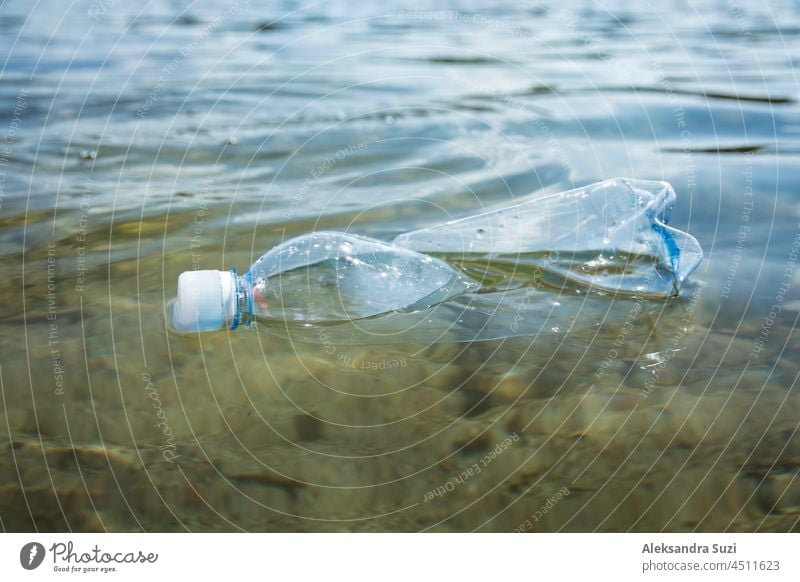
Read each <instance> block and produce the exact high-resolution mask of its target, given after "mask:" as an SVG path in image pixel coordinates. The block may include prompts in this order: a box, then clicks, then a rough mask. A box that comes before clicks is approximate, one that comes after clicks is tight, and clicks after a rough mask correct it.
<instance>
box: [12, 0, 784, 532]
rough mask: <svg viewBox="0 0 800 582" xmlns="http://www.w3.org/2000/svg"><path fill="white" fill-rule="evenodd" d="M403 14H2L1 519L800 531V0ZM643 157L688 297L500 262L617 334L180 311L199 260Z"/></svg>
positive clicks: (339, 5)
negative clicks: (299, 322) (418, 330)
mask: <svg viewBox="0 0 800 582" xmlns="http://www.w3.org/2000/svg"><path fill="white" fill-rule="evenodd" d="M406 4H407V3H400V2H391V1H390V2H388V3H386V2H384V3H382V4H381V5H380V7H378V6H377V5H372V4H369V3H367V4H363V5H358V6H355V5H352V4H351V3H346V2H340V1H335V0H334V1H327V2H326V1H321V2H313V3H308V4H304V3H300V2H291V1H284V2H277V3H270V4H269V5H268V6H262V5H260V4H258V5H257V4H256V3H255V2H246V1H244V0H242V1H240V2H238V3H233V4H230V5H229V6H213V5H209V4H203V3H199V2H188V1H173V2H166V1H162V2H151V3H146V4H144V5H139V4H137V5H133V4H131V3H127V2H125V3H123V2H114V1H108V2H98V1H96V0H95V1H94V2H88V1H85V0H83V1H77V2H74V3H71V4H68V5H67V4H64V3H61V2H54V1H51V0H43V1H40V2H36V3H33V4H32V3H30V2H21V1H15V0H11V1H6V2H4V3H2V5H0V31H2V33H1V34H0V47H2V51H0V54H2V55H4V57H3V62H2V65H0V105H2V107H0V117H1V120H0V133H2V135H3V140H4V141H3V142H2V143H0V180H1V181H0V188H1V189H0V268H2V273H3V281H4V284H3V287H2V289H3V295H2V298H3V301H2V302H0V328H2V331H1V332H0V356H1V357H2V359H1V360H0V389H1V390H0V393H1V394H2V410H3V414H2V415H0V450H2V451H3V452H4V454H3V457H2V462H1V463H0V474H1V475H2V476H3V484H4V485H3V488H2V490H1V491H0V527H2V528H3V529H5V530H33V529H36V530H66V529H70V530H73V531H84V530H109V531H129V530H147V531H161V530H187V529H188V530H192V531H211V530H214V531H218V530H225V531H228V530H249V531H273V530H280V531H284V530H288V531H417V530H435V531H471V530H481V531H512V530H525V531H593V530H600V531H627V530H643V531H653V530H666V531H692V530H715V531H716V530H728V531H755V530H758V531H762V530H769V531H788V530H796V529H797V527H798V526H797V524H798V519H800V483H799V482H798V469H800V436H798V434H797V426H798V422H797V410H798V409H800V406H798V405H799V404H800V402H798V392H797V390H798V388H797V378H798V371H800V366H799V365H798V363H799V362H798V354H800V336H798V334H797V333H796V331H795V328H796V325H797V321H798V315H799V314H800V291H798V290H799V289H800V268H798V265H797V260H798V249H800V238H799V237H800V199H799V198H798V192H800V177H798V173H797V172H796V167H797V164H798V156H799V155H800V123H798V113H800V111H799V110H798V105H797V99H798V85H797V75H796V72H795V69H794V65H795V64H797V63H798V62H799V61H798V59H800V52H799V48H798V47H800V43H798V42H797V41H798V35H800V9H799V8H798V4H797V3H796V2H791V1H789V0H786V1H774V2H768V3H766V2H760V1H759V2H751V3H747V4H746V6H745V5H744V4H743V3H742V4H739V3H732V2H724V1H711V0H698V1H693V2H691V3H689V2H683V1H671V0H670V1H667V2H660V3H656V4H651V3H647V2H645V3H636V4H630V3H624V2H617V1H612V0H606V1H603V2H594V1H589V0H586V1H584V0H574V1H571V2H567V3H561V4H559V7H558V8H554V7H551V6H549V5H547V4H537V3H533V2H503V3H495V4H493V5H492V6H491V7H487V6H484V5H480V4H478V3H474V2H470V1H466V0H464V1H452V2H449V3H446V4H442V3H440V2H438V3H431V2H421V3H416V4H415V5H414V7H413V8H409V6H407V5H406ZM562 7H563V8H562ZM615 176H629V177H632V178H638V179H659V180H660V179H663V180H667V181H669V182H671V183H672V184H673V186H674V187H675V189H676V191H677V193H678V202H677V205H676V207H675V209H674V212H673V220H672V224H673V225H674V226H676V227H678V228H681V229H683V230H687V231H689V232H691V233H693V234H694V235H695V236H697V238H698V239H699V241H700V243H701V245H702V246H703V248H704V250H705V252H706V258H705V259H704V261H703V263H702V264H701V265H700V267H699V269H698V270H697V271H696V272H695V273H694V275H693V276H692V278H691V281H690V283H689V284H688V285H687V286H686V287H685V288H684V291H683V294H682V296H681V297H680V298H679V299H676V300H670V301H660V302H659V301H651V300H649V299H648V300H645V299H636V298H631V297H625V298H618V297H613V296H610V295H605V294H602V293H587V292H586V291H585V290H581V289H580V288H575V287H573V286H563V285H562V286H560V287H559V286H558V285H554V284H553V283H552V282H548V281H540V282H539V283H537V285H542V286H544V287H546V289H540V288H539V287H538V286H537V287H536V293H532V292H531V291H530V290H531V289H532V287H531V286H530V285H528V284H526V283H525V282H520V281H519V280H517V279H514V277H510V278H509V277H508V276H507V273H506V274H503V273H502V272H497V271H487V269H488V268H489V267H487V266H486V265H484V264H481V263H480V262H477V263H476V262H471V263H470V264H468V265H467V266H468V267H470V268H472V269H477V270H478V271H481V272H483V273H484V275H486V276H490V277H491V276H493V277H495V279H493V281H494V282H495V283H496V284H497V285H499V286H500V287H499V288H501V289H504V290H506V291H507V292H506V293H500V296H501V301H502V302H503V306H504V308H505V309H506V313H507V316H508V317H509V320H508V324H509V326H511V325H512V324H513V323H514V316H515V314H517V313H519V314H528V315H529V314H531V313H548V314H563V320H564V321H563V325H564V326H568V324H569V320H570V318H572V317H583V318H587V317H588V318H589V319H591V320H592V321H593V322H594V323H595V324H596V325H594V326H592V327H590V328H586V329H584V331H583V332H582V333H580V334H574V335H570V334H564V333H560V332H561V331H563V330H553V329H549V330H542V331H543V333H542V334H540V335H537V336H533V337H514V338H510V339H505V340H495V341H487V342H480V343H474V344H464V343H451V342H449V341H446V340H447V339H448V338H446V337H444V338H441V341H426V342H422V343H413V344H401V343H394V342H393V343H391V344H382V343H380V342H376V343H374V344H373V345H366V346H364V345H361V346H353V345H345V344H340V343H337V342H336V341H334V340H333V339H331V338H329V337H325V336H323V335H321V333H324V330H323V332H321V333H318V334H317V336H318V337H317V338H316V339H318V340H319V341H316V342H315V343H314V342H312V343H307V342H295V341H292V340H291V338H289V339H287V338H286V337H280V334H278V335H272V334H269V333H263V332H261V331H257V332H251V333H228V332H221V333H216V334H209V335H204V336H202V337H181V336H175V335H173V334H170V333H168V331H167V326H166V320H165V317H164V307H165V305H166V303H167V302H168V301H169V300H170V299H171V298H172V297H174V295H175V285H176V281H177V277H178V275H179V273H180V272H182V271H184V270H188V269H192V268H229V267H231V266H235V267H237V268H238V269H239V271H240V272H241V271H243V270H245V269H246V268H247V266H248V265H249V264H250V263H251V262H252V261H253V260H254V259H256V258H258V257H259V256H260V255H261V254H262V253H263V252H264V251H266V250H268V249H269V248H271V247H272V246H274V245H275V244H278V243H279V242H280V241H282V240H286V239H287V238H290V237H292V236H296V235H300V234H303V233H306V232H309V231H312V230H323V229H325V230H347V231H350V232H354V233H358V234H362V235H367V236H373V237H377V238H380V239H384V240H391V239H392V238H393V237H394V236H396V235H398V234H400V233H403V232H406V231H409V230H414V229H419V228H424V227H426V226H431V225H433V224H436V223H438V222H441V221H443V220H448V219H451V218H458V217H462V216H467V215H470V214H474V213H475V212H477V211H480V210H481V209H483V208H486V207H493V206H495V205H502V204H507V203H512V202H513V201H514V200H515V199H517V198H519V197H521V196H526V195H529V194H532V193H540V194H542V195H544V194H549V193H553V192H558V191H561V190H567V189H570V188H573V187H576V186H581V185H584V184H589V183H592V182H595V181H598V180H601V179H605V178H610V177H615ZM494 268H498V269H499V268H500V267H494ZM501 270H502V269H501ZM517 276H519V274H517ZM533 278H534V279H535V277H533ZM503 285H505V287H503ZM476 317H477V316H476ZM561 317H562V316H561V315H558V317H557V319H560V318H561ZM551 320H552V318H551ZM551 327H552V326H551ZM556 327H557V326H556ZM544 332H547V333H544ZM312 339H313V338H312ZM565 491H566V492H568V494H564V492H565ZM559 492H561V495H560V496H559ZM554 499H555V501H553V500H554ZM548 505H549V506H550V507H552V508H550V507H548ZM542 508H547V511H544V512H543V511H542Z"/></svg>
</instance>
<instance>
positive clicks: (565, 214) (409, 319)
mask: <svg viewBox="0 0 800 582" xmlns="http://www.w3.org/2000/svg"><path fill="white" fill-rule="evenodd" d="M674 202H675V192H674V191H673V189H672V187H671V186H670V185H669V184H667V183H666V182H656V181H643V180H632V179H626V178H617V179H613V180H606V181H604V182H600V183H597V184H592V185H590V186H586V187H583V188H577V189H574V190H570V191H568V192H562V193H560V194H555V195H550V196H539V197H528V198H525V199H523V200H520V201H519V202H518V203H517V204H515V205H513V206H510V207H505V208H500V209H496V210H489V211H486V212H483V213H481V214H478V215H475V216H471V217H468V218H464V219H460V220H454V221H451V222H447V223H444V224H439V225H436V226H433V227H430V228H425V229H422V230H417V231H414V232H409V233H406V234H402V235H400V236H398V237H397V238H396V239H395V240H394V241H393V242H392V243H387V242H383V241H379V240H375V239H370V238H366V237H362V236H357V235H353V234H347V233H341V232H325V231H323V232H315V233H311V234H306V235H303V236H299V237H297V238H294V239H291V240H289V241H286V242H284V243H283V244H281V245H278V246H277V247H275V248H273V249H272V250H270V251H269V252H267V253H266V254H265V255H263V256H262V257H261V258H260V259H258V260H257V261H256V262H255V263H254V264H253V265H252V267H251V268H250V270H249V271H248V272H247V273H245V274H244V275H242V276H241V277H239V276H237V275H236V274H235V271H233V272H232V274H231V275H230V277H228V274H227V273H225V274H224V275H220V277H216V278H215V277H212V276H210V275H209V276H207V277H203V278H202V279H197V280H202V281H205V280H208V281H212V282H214V285H212V286H213V287H214V288H213V289H203V290H199V289H191V290H187V289H179V296H178V300H177V301H176V302H173V305H172V307H171V309H172V312H173V316H172V317H171V318H170V320H171V322H172V326H173V329H174V330H175V331H178V332H196V331H208V330H209V328H210V327H213V325H216V324H217V323H218V327H217V329H218V328H219V327H223V326H229V327H231V328H232V329H235V328H236V327H237V326H239V325H246V326H253V325H255V324H256V323H257V322H258V323H263V324H264V325H263V329H264V330H265V331H267V332H269V333H273V334H276V335H280V336H284V337H290V338H291V339H294V340H297V341H312V342H327V341H331V342H336V343H346V344H355V343H374V342H379V343H397V342H402V343H416V342H421V341H424V342H430V341H441V340H446V341H475V340H488V339H499V338H505V337H513V336H524V335H539V334H542V333H548V334H552V333H566V332H568V331H570V330H573V329H575V327H576V326H577V327H579V328H582V329H584V330H586V329H593V328H594V327H595V325H596V322H597V320H598V318H599V317H601V316H602V318H603V319H604V320H605V319H606V318H607V317H608V315H609V312H610V311H613V309H616V308H615V307H613V306H609V305H608V304H603V303H598V302H597V300H596V298H595V301H589V299H588V297H587V294H592V295H594V296H598V297H609V296H613V297H620V296H622V297H624V296H636V297H639V298H647V299H651V300H662V301H663V300H664V299H668V298H671V297H674V296H677V295H678V294H679V292H680V289H681V286H682V285H683V284H684V282H685V281H686V278H687V277H688V276H689V275H690V274H691V272H692V271H693V270H694V269H695V268H696V267H697V265H698V263H699V262H700V260H701V258H702V250H701V249H700V245H699V244H698V242H697V240H696V239H695V238H694V237H692V236H691V235H689V234H687V233H684V232H681V231H679V230H676V229H674V228H672V227H669V226H667V222H668V220H669V215H670V212H671V210H672V206H673V204H674ZM431 255H434V256H431ZM216 273H223V272H216ZM229 278H230V280H231V281H233V285H234V287H235V291H234V292H233V293H227V292H225V289H223V290H222V291H220V289H217V288H216V287H217V286H218V285H219V284H218V283H216V281H220V280H221V281H223V282H224V281H228V280H229ZM181 280H182V281H186V282H187V284H188V283H189V282H192V281H195V278H185V277H182V278H181ZM198 297H199V298H201V299H202V300H203V303H201V302H200V300H199V299H197V298H198ZM209 297H210V298H213V300H214V301H217V302H220V301H221V302H222V303H221V304H220V305H219V306H217V305H215V304H214V305H212V306H211V308H210V307H209V304H210V303H213V301H210V300H209V299H208V298H209ZM181 301H183V304H182V303H181ZM615 303H617V304H619V303H625V302H624V301H623V302H615ZM195 304H197V305H198V306H200V307H202V309H200V307H195ZM209 309H210V311H209ZM195 312H196V313H197V322H194V321H193V319H192V314H194V313H195ZM211 312H213V313H214V314H217V313H221V314H228V316H227V317H218V320H215V322H214V324H213V325H209V320H210V318H209V317H208V316H207V315H206V316H204V315H203V314H207V313H211ZM175 314H180V316H176V315H175ZM203 317H205V318H204V319H203ZM260 327H261V326H260Z"/></svg>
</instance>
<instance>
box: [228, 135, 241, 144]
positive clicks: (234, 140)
mask: <svg viewBox="0 0 800 582" xmlns="http://www.w3.org/2000/svg"><path fill="white" fill-rule="evenodd" d="M225 143H227V144H228V145H236V144H238V143H239V139H238V138H237V137H235V136H230V137H229V138H228V140H227V141H226V142H225Z"/></svg>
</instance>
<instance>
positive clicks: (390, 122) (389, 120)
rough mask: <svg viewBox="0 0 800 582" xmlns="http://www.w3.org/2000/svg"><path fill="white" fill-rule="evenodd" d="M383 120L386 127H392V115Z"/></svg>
mask: <svg viewBox="0 0 800 582" xmlns="http://www.w3.org/2000/svg"><path fill="white" fill-rule="evenodd" d="M383 120H384V121H385V122H386V123H387V124H388V125H392V124H393V123H394V116H393V115H387V116H386V117H384V118H383Z"/></svg>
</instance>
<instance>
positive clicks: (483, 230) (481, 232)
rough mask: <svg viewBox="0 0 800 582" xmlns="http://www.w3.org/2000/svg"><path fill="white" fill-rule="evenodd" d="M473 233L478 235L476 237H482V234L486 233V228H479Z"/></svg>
mask: <svg viewBox="0 0 800 582" xmlns="http://www.w3.org/2000/svg"><path fill="white" fill-rule="evenodd" d="M475 234H476V235H478V238H483V236H484V235H485V234H486V229H485V228H479V229H478V230H476V231H475Z"/></svg>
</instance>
